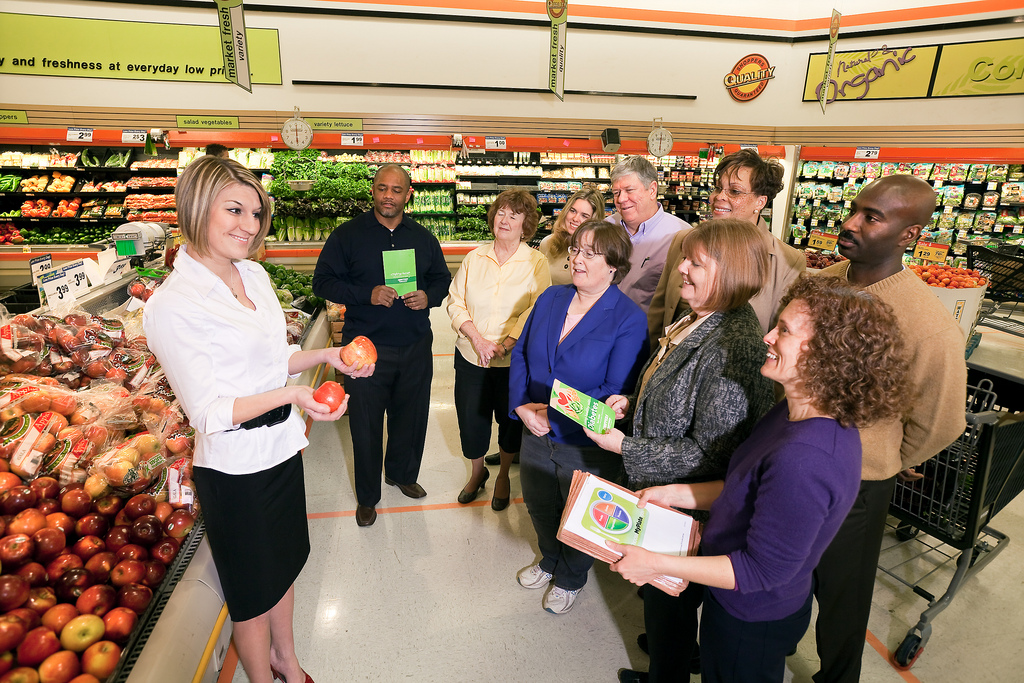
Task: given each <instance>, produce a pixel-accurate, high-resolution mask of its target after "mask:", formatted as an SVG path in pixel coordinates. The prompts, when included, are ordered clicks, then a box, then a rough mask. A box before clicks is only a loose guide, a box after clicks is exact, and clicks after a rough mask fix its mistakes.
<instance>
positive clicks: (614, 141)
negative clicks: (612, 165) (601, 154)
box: [601, 128, 622, 154]
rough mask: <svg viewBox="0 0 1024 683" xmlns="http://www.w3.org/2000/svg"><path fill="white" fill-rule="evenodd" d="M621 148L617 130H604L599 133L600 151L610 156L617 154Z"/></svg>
mask: <svg viewBox="0 0 1024 683" xmlns="http://www.w3.org/2000/svg"><path fill="white" fill-rule="evenodd" d="M621 146H622V142H621V141H620V140H619V129H618V128H605V129H604V130H603V131H601V149H603V150H604V151H606V152H608V153H609V154H611V153H614V152H618V151H619V147H621Z"/></svg>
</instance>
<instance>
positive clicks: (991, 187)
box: [988, 183, 999, 192]
mask: <svg viewBox="0 0 1024 683" xmlns="http://www.w3.org/2000/svg"><path fill="white" fill-rule="evenodd" d="M998 187H999V183H989V184H988V191H989V192H994V191H995V190H996V189H998Z"/></svg>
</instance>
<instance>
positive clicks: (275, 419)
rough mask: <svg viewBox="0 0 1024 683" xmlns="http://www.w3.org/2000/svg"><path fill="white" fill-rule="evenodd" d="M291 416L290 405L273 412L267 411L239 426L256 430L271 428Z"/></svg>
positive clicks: (275, 409)
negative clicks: (258, 428)
mask: <svg viewBox="0 0 1024 683" xmlns="http://www.w3.org/2000/svg"><path fill="white" fill-rule="evenodd" d="M291 414H292V405H291V404H290V403H289V404H287V405H283V406H279V407H277V408H274V409H273V410H268V411H267V412H265V413H263V414H262V415H257V416H256V417H254V418H253V419H251V420H246V421H245V422H243V423H242V424H240V425H239V427H241V428H242V429H256V428H257V427H273V426H274V425H279V424H281V423H282V422H284V421H285V420H287V419H288V416H289V415H291Z"/></svg>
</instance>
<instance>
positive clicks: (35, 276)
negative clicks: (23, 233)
mask: <svg viewBox="0 0 1024 683" xmlns="http://www.w3.org/2000/svg"><path fill="white" fill-rule="evenodd" d="M28 267H29V270H30V271H31V272H32V284H34V285H38V284H39V276H40V275H42V274H43V273H45V272H46V271H48V270H50V269H51V268H53V255H52V254H43V255H42V256H36V257H35V258H33V259H29V262H28Z"/></svg>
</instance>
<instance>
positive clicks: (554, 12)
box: [545, 0, 569, 19]
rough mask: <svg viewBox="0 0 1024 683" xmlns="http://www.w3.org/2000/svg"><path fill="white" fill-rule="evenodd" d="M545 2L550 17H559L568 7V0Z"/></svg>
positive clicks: (548, 0)
mask: <svg viewBox="0 0 1024 683" xmlns="http://www.w3.org/2000/svg"><path fill="white" fill-rule="evenodd" d="M545 4H546V5H547V10H548V16H549V17H551V19H561V18H562V15H563V14H565V10H567V9H568V8H569V0H547V2H546V3H545Z"/></svg>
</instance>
